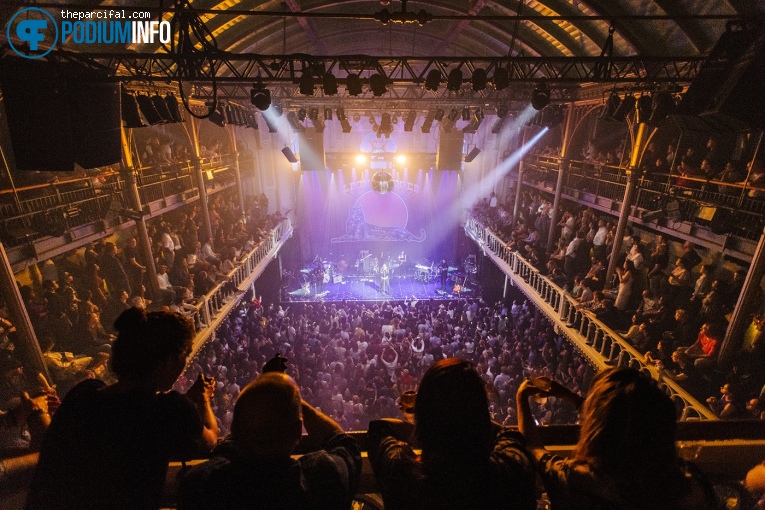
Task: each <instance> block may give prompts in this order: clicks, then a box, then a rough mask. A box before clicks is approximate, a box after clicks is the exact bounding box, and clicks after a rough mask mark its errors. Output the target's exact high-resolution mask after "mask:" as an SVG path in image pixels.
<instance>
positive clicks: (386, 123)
mask: <svg viewBox="0 0 765 510" xmlns="http://www.w3.org/2000/svg"><path fill="white" fill-rule="evenodd" d="M391 133H393V124H391V121H390V114H389V113H383V114H382V117H380V126H379V127H378V128H377V138H380V137H381V136H384V137H385V138H390V135H391Z"/></svg>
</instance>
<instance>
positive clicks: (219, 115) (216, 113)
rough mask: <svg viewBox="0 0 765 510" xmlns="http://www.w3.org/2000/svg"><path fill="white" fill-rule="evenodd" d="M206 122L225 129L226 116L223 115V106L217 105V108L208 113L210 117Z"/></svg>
mask: <svg viewBox="0 0 765 510" xmlns="http://www.w3.org/2000/svg"><path fill="white" fill-rule="evenodd" d="M207 120H209V121H210V122H212V123H213V124H215V125H216V126H220V127H225V126H226V116H225V115H224V114H223V106H222V105H218V107H217V108H216V109H215V110H213V111H212V112H210V116H209V117H207Z"/></svg>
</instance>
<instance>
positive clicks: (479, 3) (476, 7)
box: [433, 0, 489, 53]
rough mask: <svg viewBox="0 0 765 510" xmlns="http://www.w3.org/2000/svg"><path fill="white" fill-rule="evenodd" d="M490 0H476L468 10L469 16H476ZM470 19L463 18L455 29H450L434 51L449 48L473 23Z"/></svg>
mask: <svg viewBox="0 0 765 510" xmlns="http://www.w3.org/2000/svg"><path fill="white" fill-rule="evenodd" d="M487 3H489V0H476V1H475V3H474V4H473V6H472V7H471V8H470V9H469V10H468V12H467V15H468V16H475V15H476V14H478V13H479V12H481V9H483V8H484V7H485V6H486V4H487ZM471 21H472V20H470V19H463V20H461V21H459V22H458V23H457V26H456V27H454V29H453V30H450V31H448V33H447V34H446V37H445V38H444V40H443V41H442V42H441V43H440V44H439V45H438V46H437V47H436V48H435V51H434V52H433V53H441V52H442V51H443V50H444V49H445V48H448V47H449V46H450V45H451V44H452V43H453V42H454V41H455V40H456V39H457V37H458V36H459V35H460V34H461V33H462V32H463V31H464V30H465V29H466V28H467V26H468V25H469V24H470V23H471Z"/></svg>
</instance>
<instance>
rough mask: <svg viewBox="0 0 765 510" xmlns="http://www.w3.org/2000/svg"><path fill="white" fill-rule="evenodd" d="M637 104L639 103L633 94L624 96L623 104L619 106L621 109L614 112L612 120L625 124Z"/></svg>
mask: <svg viewBox="0 0 765 510" xmlns="http://www.w3.org/2000/svg"><path fill="white" fill-rule="evenodd" d="M635 103H637V98H635V96H633V95H632V94H627V95H626V96H624V99H622V102H621V104H619V107H618V108H617V109H616V111H615V112H614V115H613V117H612V118H613V119H614V120H615V121H616V122H624V121H625V120H627V115H629V114H630V113H631V112H632V109H633V108H635Z"/></svg>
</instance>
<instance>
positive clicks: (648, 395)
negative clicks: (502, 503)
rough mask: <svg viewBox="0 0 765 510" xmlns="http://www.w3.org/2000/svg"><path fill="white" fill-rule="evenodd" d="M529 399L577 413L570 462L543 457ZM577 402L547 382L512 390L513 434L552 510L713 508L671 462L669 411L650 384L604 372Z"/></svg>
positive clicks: (630, 374)
mask: <svg viewBox="0 0 765 510" xmlns="http://www.w3.org/2000/svg"><path fill="white" fill-rule="evenodd" d="M533 396H542V397H555V398H556V399H562V400H564V401H567V402H570V403H571V405H574V406H577V407H579V406H581V416H582V418H581V430H580V433H579V441H578V443H577V445H576V448H575V450H574V454H573V456H572V457H571V458H568V459H564V458H563V457H561V456H559V455H556V454H554V453H551V452H549V451H548V450H546V449H545V447H544V443H543V442H542V439H541V437H540V435H539V431H538V429H537V424H536V423H535V421H534V419H533V417H532V415H531V412H530V407H529V398H530V397H533ZM582 401H583V399H582V397H580V396H579V395H577V394H575V393H573V392H571V391H570V390H568V389H566V388H565V387H563V386H562V385H561V384H559V383H557V382H555V381H551V380H550V379H543V380H539V379H535V380H528V379H527V380H526V381H524V382H523V383H522V384H521V386H520V387H519V389H518V394H517V411H518V425H519V429H520V431H521V433H522V434H523V436H524V438H525V439H526V443H527V445H528V447H529V448H530V449H531V451H532V454H533V456H534V459H535V460H536V462H537V464H538V472H539V473H540V474H541V475H542V481H543V483H544V486H545V489H546V491H547V495H548V497H549V499H550V502H551V504H552V507H553V508H568V509H572V510H577V509H582V510H585V509H587V510H589V509H592V508H631V509H645V510H665V509H666V510H682V509H688V510H691V509H693V510H702V509H709V510H711V509H713V508H717V503H716V501H715V496H714V492H713V491H712V488H711V486H710V485H709V483H708V482H707V480H706V479H705V478H703V476H702V475H700V474H699V472H698V471H697V470H695V469H692V468H691V467H690V466H689V465H687V464H686V463H685V462H684V461H682V460H681V459H680V458H679V457H678V454H677V447H676V445H675V434H676V429H677V423H676V419H677V417H676V410H675V406H674V404H673V403H672V401H671V400H670V399H669V398H668V397H667V396H666V394H665V393H664V392H663V391H662V390H660V389H659V388H658V386H657V385H656V383H655V382H654V381H653V380H651V379H650V378H649V377H647V376H645V375H644V374H642V373H641V372H639V371H637V370H634V369H628V368H612V369H606V370H603V371H601V372H599V373H598V374H597V375H596V376H595V378H594V379H593V383H592V387H591V388H590V391H589V392H588V394H587V398H586V399H584V401H583V402H582Z"/></svg>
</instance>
